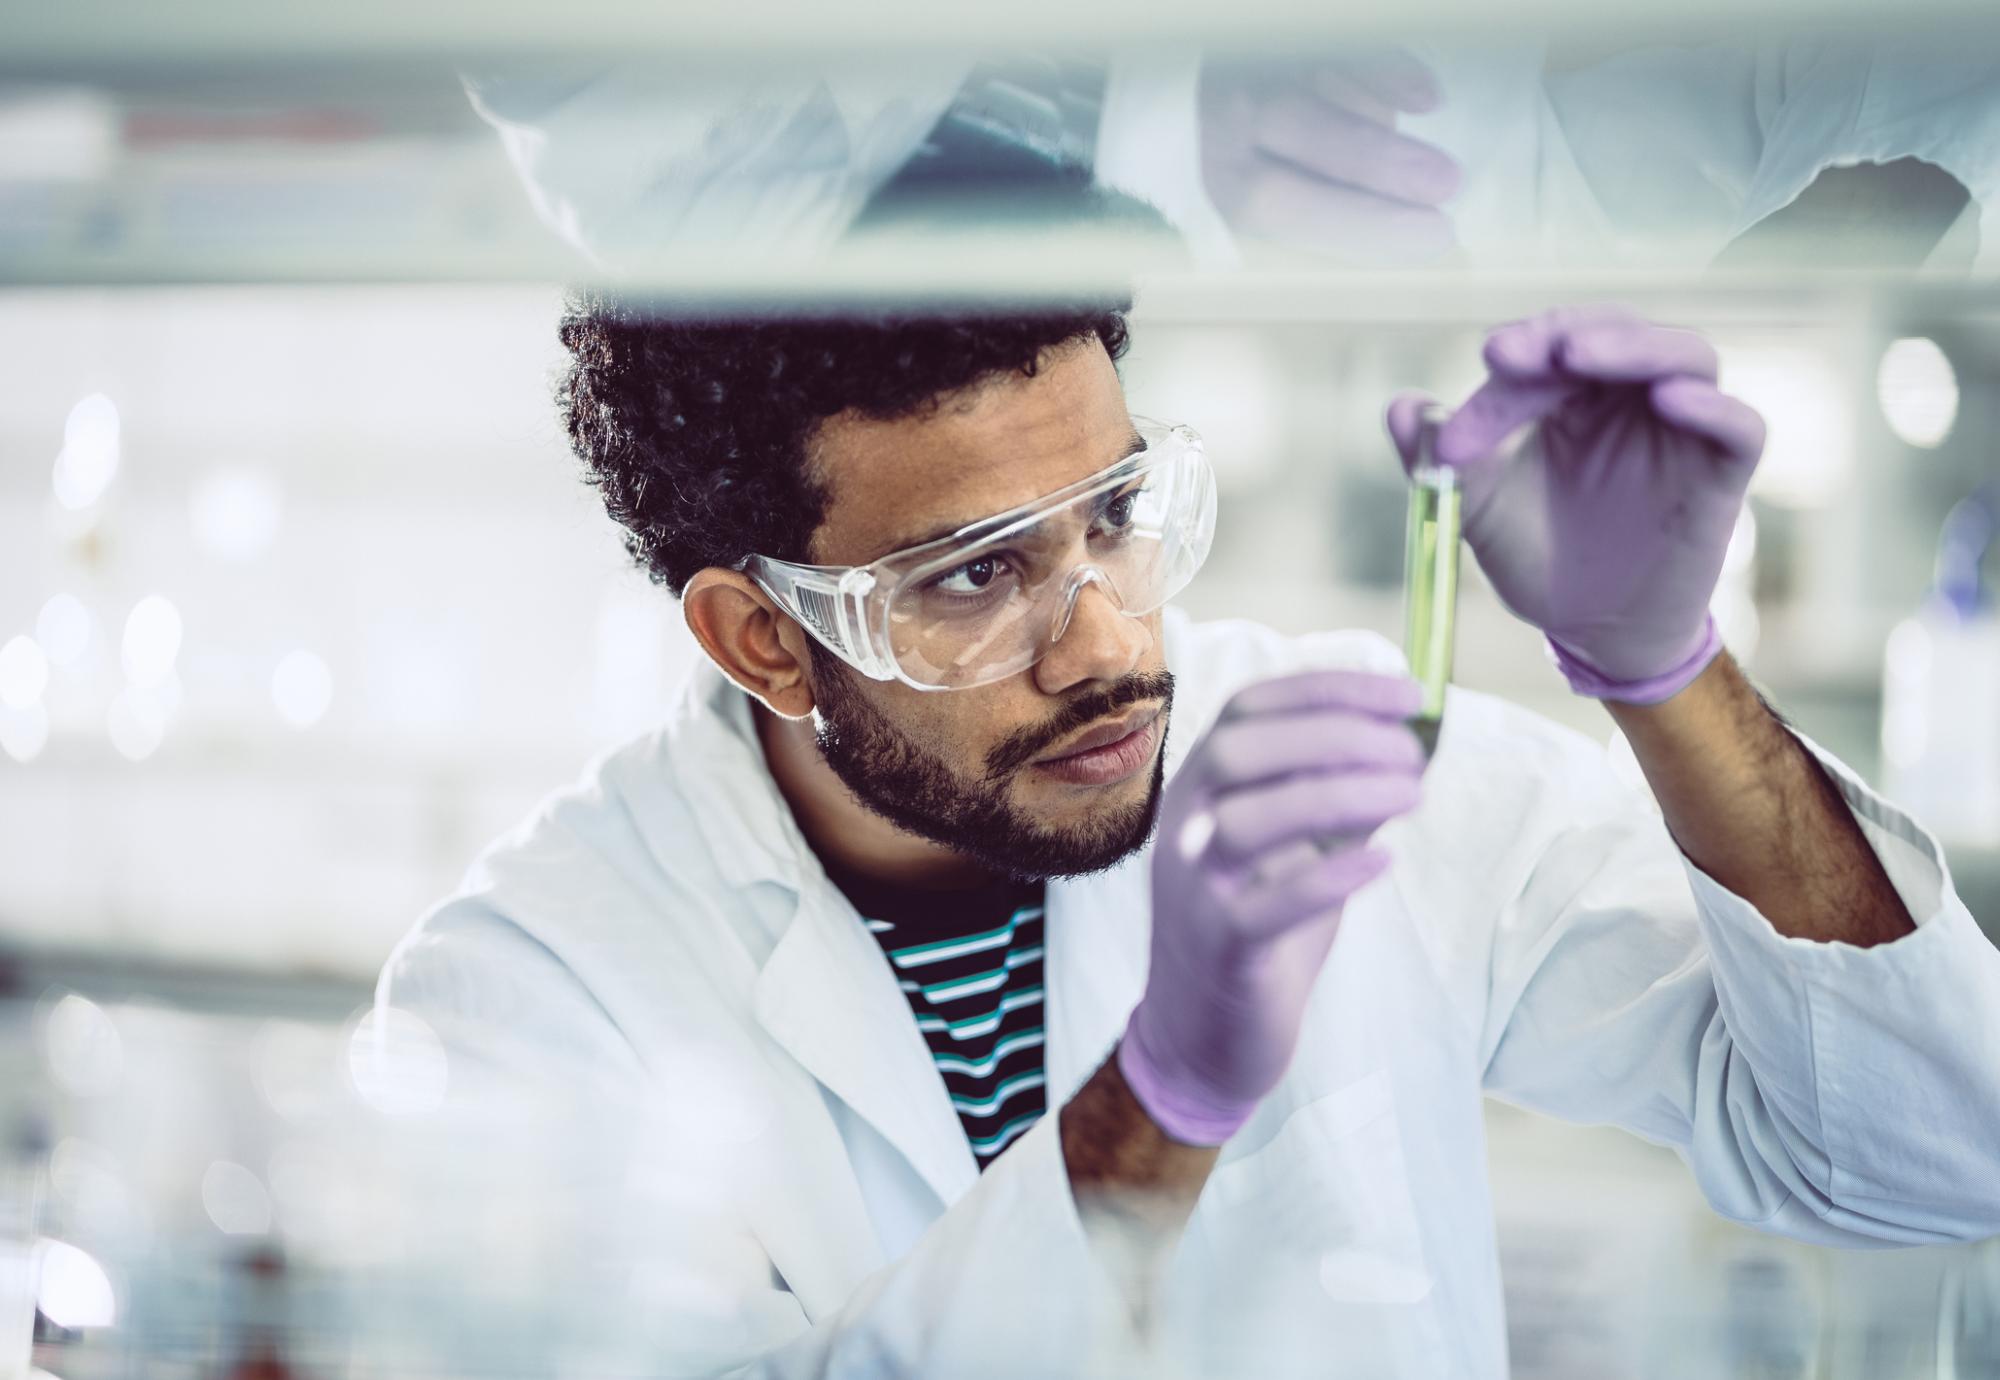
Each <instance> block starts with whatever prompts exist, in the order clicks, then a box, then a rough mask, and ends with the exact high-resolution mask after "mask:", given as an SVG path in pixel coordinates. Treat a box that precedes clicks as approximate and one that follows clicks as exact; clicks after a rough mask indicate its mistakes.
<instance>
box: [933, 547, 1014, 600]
mask: <svg viewBox="0 0 2000 1380" xmlns="http://www.w3.org/2000/svg"><path fill="white" fill-rule="evenodd" d="M999 574H1000V562H999V561H998V560H997V559H995V558H994V557H992V556H981V557H979V558H978V559H977V560H970V561H967V562H966V563H965V564H964V565H961V566H959V567H957V568H956V569H953V570H948V571H946V572H945V573H944V574H942V575H940V576H938V577H937V579H936V580H934V581H933V582H932V583H931V588H932V589H935V590H938V591H940V592H942V593H945V594H977V593H979V592H980V591H981V590H983V589H985V588H986V587H987V586H988V585H990V584H992V583H993V581H994V580H995V579H997V578H998V577H999Z"/></svg>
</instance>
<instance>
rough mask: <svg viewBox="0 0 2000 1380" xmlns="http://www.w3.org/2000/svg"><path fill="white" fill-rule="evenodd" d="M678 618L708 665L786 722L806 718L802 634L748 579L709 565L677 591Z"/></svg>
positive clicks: (808, 691)
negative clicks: (711, 662) (681, 619)
mask: <svg viewBox="0 0 2000 1380" xmlns="http://www.w3.org/2000/svg"><path fill="white" fill-rule="evenodd" d="M681 614H682V616H683V617H685V618H686V619H687V625H688V631H689V632H691V633H693V634H694V640H695V641H697V642H699V643H700V644H701V649H702V650H703V651H704V652H706V653H708V657H709V660H711V661H713V662H714V663H715V664H716V665H717V666H719V667H721V668H722V673H723V674H724V675H726V676H728V677H729V678H730V679H731V680H733V681H735V682H736V684H737V685H739V686H741V687H742V688H743V690H744V691H745V692H747V693H748V694H751V695H754V696H756V697H757V698H758V699H759V700H761V701H763V703H764V706H765V708H767V709H769V710H770V711H771V712H772V713H773V714H776V715H779V716H780V717H782V718H786V719H803V718H805V717H806V716H807V715H809V714H811V713H812V709H813V696H812V687H811V685H809V684H808V683H807V680H806V667H807V665H808V664H809V661H808V658H809V657H810V656H811V655H812V653H811V652H810V650H809V649H808V648H807V646H806V642H807V638H806V632H805V629H803V628H801V627H800V626H799V625H798V624H797V623H796V622H795V621H794V620H793V619H792V617H791V615H789V614H787V613H786V612H785V611H784V610H783V609H781V608H779V607H778V606H777V605H776V604H774V603H773V602H771V596H770V595H768V594H766V593H765V592H764V591H763V590H762V589H760V588H758V586H757V582H756V581H754V580H752V579H751V578H750V577H749V576H747V575H744V574H741V573H740V572H738V571H734V570H724V569H722V568H720V567H719V566H710V567H708V568H707V569H705V570H699V571H696V572H695V574H694V576H693V577H692V578H691V579H689V580H688V582H687V586H686V588H684V589H683V590H682V591H681Z"/></svg>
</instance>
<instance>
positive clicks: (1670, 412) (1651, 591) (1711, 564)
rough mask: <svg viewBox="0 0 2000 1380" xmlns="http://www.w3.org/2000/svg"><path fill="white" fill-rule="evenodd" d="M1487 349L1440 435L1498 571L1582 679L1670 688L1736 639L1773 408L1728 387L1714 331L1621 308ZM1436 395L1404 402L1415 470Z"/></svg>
mask: <svg viewBox="0 0 2000 1380" xmlns="http://www.w3.org/2000/svg"><path fill="white" fill-rule="evenodd" d="M1485 358H1486V365H1487V369H1488V371H1489V377H1488V378H1487V380H1486V382H1485V383H1483V384H1481V385H1480V387H1479V388H1478V389H1477V390H1476V391H1475V392H1474V393H1473V394H1472V396H1471V397H1469V398H1467V399H1466V401H1465V404H1464V405H1463V406H1462V407H1460V408H1459V409H1458V411H1457V412H1455V413H1453V414H1452V416H1451V417H1450V419H1449V420H1447V421H1446V422H1445V423H1444V425H1443V426H1442V427H1441V428H1440V429H1439V431H1438V434H1437V438H1436V459H1437V460H1438V461H1439V462H1440V463H1442V464H1447V465H1452V466H1455V467H1457V469H1458V470H1459V473H1460V476H1461V479H1462V483H1463V486H1464V493H1465V497H1464V509H1463V512H1464V531H1465V539H1466V541H1467V542H1468V543H1470V544H1471V546H1472V550H1473V554H1474V555H1476V556H1477V557H1478V558H1479V567H1480V569H1481V570H1482V571H1484V572H1485V574H1486V578H1487V579H1488V580H1489V581H1490V582H1491V583H1492V585H1493V588H1494V591H1495V592H1496V593H1497V594H1498V595H1499V596H1500V599H1501V602H1502V603H1504V604H1505V605H1506V606H1507V607H1508V608H1509V609H1510V610H1512V611H1513V612H1514V613H1515V614H1516V615H1517V616H1519V617H1520V618H1523V619H1525V620H1526V621H1528V622H1529V623H1532V624H1534V625H1535V626H1536V627H1537V628H1540V629H1541V630H1542V632H1543V633H1544V634H1545V635H1546V636H1547V638H1548V643H1549V651H1550V655H1551V656H1552V657H1553V659H1554V660H1555V663H1556V665H1557V666H1558V667H1559V668H1560V669H1561V670H1562V672H1563V674H1564V675H1565V676H1566V677H1567V678H1568V680H1569V683H1570V686H1571V688H1572V689H1574V690H1575V691H1576V692H1577V693H1578V694H1581V695H1590V696H1593V697H1595V698H1598V699H1613V700H1622V701H1627V702H1629V703H1634V704H1656V703H1658V702H1659V701H1661V700H1664V699H1666V698H1667V697H1669V696H1670V695H1672V694H1674V693H1675V692H1676V691H1678V690H1680V689H1681V688H1682V687H1684V686H1685V685H1687V683H1688V682H1689V681H1692V680H1693V679H1694V678H1695V677H1696V676H1698V675H1699V674H1701V671H1702V669H1703V668H1704V667H1706V666H1707V665H1708V663H1709V662H1710V661H1711V660H1712V659H1713V658H1714V656H1715V654H1716V652H1718V651H1719V650H1721V646H1722V641H1721V638H1720V636H1719V635H1718V634H1717V632H1716V628H1715V620H1714V619H1713V618H1711V617H1710V616H1709V612H1708V603H1709V599H1710V597H1711V596H1712V595H1713V594H1714V592H1715V582H1716V578H1717V577H1718V576H1719V575H1720V574H1721V571H1722V557H1723V553H1724V552H1725V551H1726V550H1727V548H1728V545H1729V537H1730V534H1731V533H1732V532H1733V531H1734V530H1735V526H1736V518H1737V515H1738V514H1739V513H1740V512H1741V511H1742V508H1743V495H1744V491H1745V490H1746V489H1747V488H1748V487H1749V484H1750V475H1751V472H1752V471H1753V470H1754V469H1755V468H1756V465H1757V459H1758V456H1759V455H1760V454H1762V452H1763V448H1764V423H1763V421H1762V419H1760V418H1759V417H1758V415H1757V414H1756V412H1754V411H1752V410H1751V409H1750V407H1748V406H1747V405H1746V404H1744V403H1742V402H1739V401H1737V400H1736V399H1734V398H1731V397H1729V396H1728V395H1727V394H1725V393H1723V392H1722V391H1721V390H1719V389H1718V388H1717V387H1716V384H1715V380H1716V358H1715V350H1714V347H1712V346H1711V345H1709V343H1708V342H1707V341H1706V340H1704V339H1702V338H1701V337H1700V336H1699V335H1696V334H1694V333H1693V332H1692V331H1684V330H1675V329H1672V328H1669V327H1665V326H1656V325H1653V324H1651V323H1650V322H1646V321H1642V320H1640V319H1639V318H1638V317H1636V316H1633V315H1632V314H1630V313H1629V312H1625V311H1623V310H1620V309H1617V308H1611V307H1591V308H1578V309H1560V310H1556V311H1551V312H1547V313H1544V314H1543V315H1541V316H1537V317H1533V318H1531V319H1529V320H1526V321H1516V322H1512V323H1510V324H1508V325H1505V326H1501V327H1499V328H1498V329H1496V330H1495V331H1493V332H1492V333H1491V334H1490V335H1488V336H1487V338H1486V349H1485ZM1427 401H1428V399H1426V398H1425V397H1424V396H1423V395H1421V394H1417V393H1405V394H1402V395H1400V396H1398V397H1397V398H1396V399H1395V400H1394V401H1393V402H1391V403H1390V405H1389V432H1390V435H1391V436H1392V437H1394V438H1395V442H1396V446H1397V449H1398V450H1399V451H1401V452H1402V456H1403V464H1404V466H1405V468H1407V467H1409V466H1410V465H1411V464H1412V463H1414V461H1415V459H1416V447H1417V433H1418V429H1419V427H1418V413H1419V411H1420V410H1421V408H1422V407H1423V406H1424V404H1425V403H1426V402H1427ZM1523 428H1527V430H1526V431H1525V433H1524V438H1523V440H1522V443H1521V444H1520V445H1519V446H1518V448H1513V449H1509V448H1508V447H1507V445H1506V442H1507V441H1508V440H1509V438H1510V437H1512V436H1513V435H1515V433H1518V432H1522V430H1523Z"/></svg>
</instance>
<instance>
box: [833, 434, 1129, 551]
mask: <svg viewBox="0 0 2000 1380" xmlns="http://www.w3.org/2000/svg"><path fill="white" fill-rule="evenodd" d="M1145 448H1146V439H1145V437H1143V436H1141V435H1140V434H1139V429H1138V428H1137V427H1134V428H1132V433H1131V434H1130V435H1129V436H1127V437H1126V438H1125V449H1124V450H1123V451H1121V452H1120V453H1119V456H1118V460H1129V459H1131V458H1132V457H1133V456H1135V455H1137V454H1138V453H1139V452H1140V451H1142V450H1144V449H1145ZM1118 460H1113V461H1112V462H1111V465H1115V464H1117V463H1118ZM1111 465H1106V466H1105V467H1104V468H1106V469H1109V468H1111ZM1025 501H1026V502H1028V503H1033V502H1034V501H1035V500H1034V499H1032V498H1031V499H1027V500H1025ZM1017 506H1018V505H1017ZM992 516H994V514H992V513H983V514H981V515H980V516H978V517H974V518H966V519H964V520H962V521H959V522H951V523H946V524H945V525H944V526H942V527H937V528H933V529H932V530H931V531H930V533H929V534H927V535H925V536H904V537H901V538H898V539H897V540H896V541H893V542H890V543H889V544H888V545H886V546H884V547H883V548H882V549H881V550H880V551H877V552H876V553H875V554H874V555H873V556H870V557H869V558H868V559H867V560H866V561H862V562H860V564H862V565H868V564H871V563H872V562H875V561H879V560H881V559H882V558H883V557H884V556H893V555H895V554H896V552H898V551H907V550H909V549H910V548H911V547H913V546H923V545H926V544H927V543H930V542H934V541H936V540H937V539H938V538H940V537H948V536H950V535H951V534H952V533H954V532H962V531H964V530H965V529H966V528H967V527H970V526H972V525H973V524H975V523H979V522H984V521H985V520H986V519H987V518H990V517H992Z"/></svg>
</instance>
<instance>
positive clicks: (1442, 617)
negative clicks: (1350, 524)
mask: <svg viewBox="0 0 2000 1380" xmlns="http://www.w3.org/2000/svg"><path fill="white" fill-rule="evenodd" d="M1446 415H1447V414H1446V412H1445V410H1444V409H1443V408H1442V407H1440V406H1438V405H1437V404H1435V403H1433V404H1431V405H1430V406H1428V407H1426V408H1425V409H1424V411H1423V415H1422V417H1421V419H1420V426H1419V429H1418V432H1417V460H1416V463H1415V464H1414V465H1412V466H1411V467H1410V511H1409V525H1408V527H1407V528H1406V529H1405V536H1404V542H1403V651H1404V653H1405V654H1406V655H1407V656H1408V657H1409V661H1410V674H1411V675H1412V676H1414V677H1415V678H1416V680H1417V681H1418V683H1419V684H1421V685H1422V686H1423V688H1424V703H1423V708H1422V709H1420V710H1419V711H1418V712H1417V716H1416V717H1415V718H1414V719H1412V720H1411V721H1410V727H1411V728H1413V729H1415V730H1416V732H1417V737H1418V738H1420V739H1422V740H1423V744H1424V752H1425V754H1426V755H1429V754H1430V753H1433V752H1435V751H1436V750H1437V740H1438V732H1439V730H1440V729H1441V728H1442V726H1443V722H1444V692H1445V686H1446V685H1448V684H1449V683H1450V682H1451V648H1452V638H1453V635H1454V634H1455V632H1456V630H1457V624H1458V547H1459V541H1458V535H1459V516H1460V508H1461V503H1462V499H1463V491H1462V490H1461V489H1460V488H1459V484H1458V472H1457V471H1456V470H1454V469H1452V468H1451V467H1450V466H1449V465H1441V464H1439V463H1438V462H1437V459H1436V444H1437V433H1438V428H1439V427H1440V426H1442V425H1444V420H1445V417H1446Z"/></svg>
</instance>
